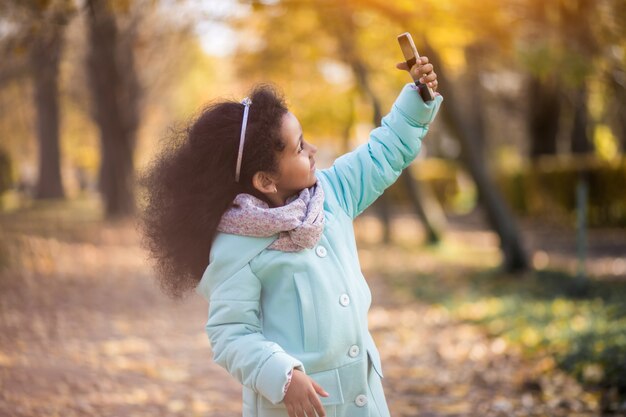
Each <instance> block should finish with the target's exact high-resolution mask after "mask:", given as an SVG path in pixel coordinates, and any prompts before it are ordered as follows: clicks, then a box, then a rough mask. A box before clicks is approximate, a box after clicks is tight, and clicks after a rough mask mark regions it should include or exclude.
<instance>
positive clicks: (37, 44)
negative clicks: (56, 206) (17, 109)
mask: <svg viewBox="0 0 626 417" xmlns="http://www.w3.org/2000/svg"><path fill="white" fill-rule="evenodd" d="M62 49H63V31H62V27H61V26H59V25H55V24H50V25H42V28H41V29H40V33H38V34H37V35H36V38H35V40H34V42H33V46H32V49H31V51H30V64H31V69H32V75H33V83H34V101H35V108H36V123H35V126H36V131H37V140H38V142H39V178H38V180H37V186H36V189H35V198H38V199H45V198H63V197H64V193H63V184H62V181H61V154H60V149H59V148H60V145H59V130H60V129H59V62H60V59H61V51H62Z"/></svg>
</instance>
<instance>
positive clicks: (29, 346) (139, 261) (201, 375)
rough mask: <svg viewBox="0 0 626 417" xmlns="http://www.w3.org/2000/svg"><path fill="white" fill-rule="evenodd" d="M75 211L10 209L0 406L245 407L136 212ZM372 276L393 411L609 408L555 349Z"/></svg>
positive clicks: (90, 412)
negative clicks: (97, 218)
mask: <svg viewBox="0 0 626 417" xmlns="http://www.w3.org/2000/svg"><path fill="white" fill-rule="evenodd" d="M66 220H67V219H65V220H64V219H58V218H57V217H53V218H52V219H50V218H48V219H42V220H41V221H40V223H39V224H38V223H37V222H35V221H33V220H32V219H28V220H27V221H22V220H20V218H19V217H18V218H9V219H7V218H5V219H3V220H2V227H3V236H2V239H3V242H4V243H3V245H4V250H5V253H8V256H9V260H10V262H8V264H9V266H6V267H5V268H4V269H3V270H2V271H1V272H0V387H1V389H0V415H1V416H14V417H21V416H28V417H35V416H37V417H41V416H63V417H71V416H124V417H127V416H128V417H135V416H137V417H138V416H151V417H152V416H162V417H165V416H206V417H218V416H237V415H239V414H240V409H241V408H240V407H241V406H240V388H239V387H238V384H237V383H236V382H235V381H234V380H233V379H232V378H231V377H230V376H229V375H228V374H227V373H226V372H225V371H224V370H222V369H221V368H219V367H218V366H217V365H215V364H214V363H213V362H212V361H211V354H210V347H209V344H208V341H207V338H206V336H205V334H204V331H203V326H204V321H205V319H206V304H205V302H204V301H203V300H202V299H200V297H199V296H195V295H193V296H191V297H190V298H188V299H186V300H184V301H183V302H175V301H171V300H168V299H167V298H166V297H165V296H164V295H162V294H161V293H160V291H159V289H158V288H157V287H156V285H155V283H154V280H153V276H152V272H151V270H150V267H149V266H148V264H147V263H146V261H145V253H144V252H143V251H142V250H141V248H140V246H139V238H138V236H137V233H136V232H135V231H134V229H133V227H132V225H129V224H121V225H116V226H102V225H101V224H99V223H94V222H92V221H90V220H89V219H87V220H81V219H78V220H75V221H74V220H72V221H74V223H73V224H78V226H77V227H74V226H72V227H70V228H67V227H66V226H64V224H65V223H64V222H65V221H66ZM81 222H82V223H81ZM370 255H372V253H371V249H370V252H369V253H368V251H367V250H365V251H364V254H362V256H370ZM374 255H375V254H374ZM381 256H382V255H381ZM5 263H7V262H5ZM364 264H365V265H367V264H368V262H367V261H366V262H364ZM366 276H368V278H369V280H370V284H371V287H372V291H373V298H374V305H373V307H372V311H371V316H370V327H371V329H372V330H373V333H374V336H375V338H376V340H377V342H378V344H379V348H380V350H381V353H382V356H383V368H384V371H385V373H386V378H385V380H384V384H385V388H386V391H387V394H388V401H389V405H390V408H391V410H392V415H393V416H394V417H403V416H404V417H408V416H421V417H426V416H433V417H434V416H449V417H451V416H545V415H554V416H556V415H562V416H595V415H598V413H597V411H595V410H596V409H597V403H598V395H597V394H595V393H589V392H585V391H584V390H582V389H581V387H580V386H579V385H577V384H576V383H575V382H574V381H573V380H572V379H571V378H569V377H567V376H565V375H564V374H562V373H559V372H554V371H550V372H544V370H545V369H548V368H551V366H550V363H549V359H537V360H533V361H532V363H531V362H529V361H528V360H524V359H522V358H521V355H520V354H519V353H518V352H516V351H515V350H514V349H513V348H511V347H509V346H508V345H507V344H506V343H505V342H504V341H503V340H500V339H495V340H494V339H488V338H487V337H486V336H485V335H484V334H483V333H481V331H480V330H479V329H478V328H477V327H474V326H471V325H467V324H463V323H459V322H456V321H454V320H452V319H451V318H450V317H449V316H448V315H447V314H446V312H445V310H443V309H441V308H438V307H436V306H431V305H427V304H420V303H417V302H415V301H413V300H411V298H410V297H403V296H402V295H401V294H397V293H395V292H394V290H392V289H391V288H390V287H389V285H388V284H387V283H385V282H384V281H383V280H382V279H380V278H379V277H378V275H377V274H376V272H375V271H370V272H369V273H366Z"/></svg>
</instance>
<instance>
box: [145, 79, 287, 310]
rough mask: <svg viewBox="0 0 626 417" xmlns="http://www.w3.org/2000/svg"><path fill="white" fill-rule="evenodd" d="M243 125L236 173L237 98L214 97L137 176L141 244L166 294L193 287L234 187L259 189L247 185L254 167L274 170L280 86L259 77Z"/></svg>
mask: <svg viewBox="0 0 626 417" xmlns="http://www.w3.org/2000/svg"><path fill="white" fill-rule="evenodd" d="M249 97H250V98H251V100H252V105H251V106H250V110H249V115H248V125H247V128H246V141H245V145H244V150H243V159H242V166H241V175H240V179H239V182H238V183H237V182H235V165H236V161H237V152H238V149H239V138H240V134H241V125H242V120H243V110H244V106H243V105H242V104H241V103H239V102H236V101H232V100H221V101H217V102H214V103H212V104H209V105H208V106H207V107H205V108H204V109H203V110H202V111H201V112H200V114H199V115H198V116H197V117H195V118H194V119H193V120H191V122H189V123H188V124H187V125H186V126H184V127H183V128H182V129H176V130H173V131H172V133H171V137H169V138H168V139H169V140H168V143H167V144H166V146H165V147H164V148H163V149H162V150H161V151H160V152H159V153H158V154H157V156H156V157H155V159H154V160H153V161H152V163H151V164H150V165H149V167H148V168H147V170H146V171H145V172H144V173H143V175H142V177H141V184H142V185H143V186H144V187H145V191H146V193H145V201H144V204H143V206H144V209H143V210H142V218H141V228H142V232H143V237H144V239H143V244H144V246H145V247H146V248H147V249H148V251H149V254H150V257H151V258H152V259H153V260H154V261H155V264H156V271H157V277H158V280H159V283H160V284H161V288H162V289H163V290H164V292H165V293H167V294H168V295H170V296H171V297H173V298H178V297H181V296H183V295H185V294H186V293H187V292H188V291H190V290H192V289H194V288H195V287H196V286H197V284H198V282H199V281H200V279H201V278H202V273H203V272H204V270H205V268H206V266H207V265H208V263H209V254H210V250H211V245H212V243H213V240H214V238H215V235H216V233H217V226H218V224H219V222H220V219H221V217H222V215H223V214H224V212H225V211H226V209H227V208H228V207H229V205H230V204H231V203H232V201H233V199H234V198H235V196H237V194H239V193H249V194H253V195H255V196H257V197H259V198H264V197H263V195H262V194H261V195H259V194H260V193H259V192H257V191H256V190H255V189H254V187H253V186H252V177H253V175H254V174H255V173H256V172H258V171H266V172H270V173H276V172H277V170H278V161H279V154H280V152H282V151H283V150H284V148H285V144H284V142H283V138H282V137H281V133H280V129H281V124H282V117H283V116H284V114H285V113H287V111H288V110H287V106H286V104H285V101H284V98H283V96H282V94H280V93H279V92H278V91H277V89H276V88H275V87H273V86H271V85H266V84H262V85H258V86H256V87H255V88H254V89H253V90H252V91H251V92H250V95H249Z"/></svg>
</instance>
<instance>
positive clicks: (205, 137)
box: [144, 57, 442, 417]
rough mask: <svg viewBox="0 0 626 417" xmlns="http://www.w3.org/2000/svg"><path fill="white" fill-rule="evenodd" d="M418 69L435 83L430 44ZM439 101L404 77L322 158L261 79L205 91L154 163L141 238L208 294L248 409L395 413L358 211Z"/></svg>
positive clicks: (181, 282) (416, 139)
mask: <svg viewBox="0 0 626 417" xmlns="http://www.w3.org/2000/svg"><path fill="white" fill-rule="evenodd" d="M397 67H398V68H399V69H404V70H409V68H408V67H407V65H406V64H398V66H397ZM410 71H411V72H412V73H413V74H416V75H419V77H420V78H421V81H422V82H424V83H428V84H429V85H430V86H431V87H432V88H433V89H436V87H437V76H436V74H435V73H434V72H433V66H432V65H431V64H429V63H428V58H427V57H421V61H419V62H418V63H417V65H415V66H413V68H411V69H410ZM441 101H442V97H441V96H440V95H438V94H437V95H436V97H435V100H433V101H431V102H429V103H424V102H423V101H422V99H421V98H420V95H419V93H418V91H417V89H416V87H415V86H414V85H412V84H409V85H406V86H405V87H404V88H403V90H402V91H401V93H400V95H399V97H398V98H397V99H396V102H395V103H394V105H393V107H392V109H391V112H390V113H389V114H388V115H387V116H385V117H384V118H383V120H382V126H381V127H379V128H377V129H374V130H373V131H372V132H371V135H370V140H369V143H367V144H365V145H363V146H361V147H359V148H357V149H356V150H354V151H353V152H350V153H348V154H346V155H344V156H342V157H341V158H339V159H337V160H336V161H335V163H334V165H333V166H332V167H330V168H329V169H324V170H316V168H315V153H316V148H315V146H313V145H312V144H310V143H308V142H307V141H306V140H305V139H304V137H303V134H302V128H301V127H300V123H299V122H298V119H297V118H296V116H294V115H293V114H292V113H290V112H289V111H288V110H287V108H286V107H285V103H284V101H283V99H282V98H281V97H280V96H279V95H278V94H277V93H276V91H275V90H274V89H272V88H271V87H268V86H260V87H257V88H256V89H254V90H253V91H252V93H251V95H250V98H249V99H245V100H244V101H243V102H242V103H237V102H232V101H222V102H218V103H215V104H212V105H210V106H209V107H208V108H206V109H205V110H204V111H203V112H202V113H201V114H200V116H199V117H198V118H197V119H196V120H195V121H194V122H193V123H191V124H190V126H189V127H188V128H187V129H186V130H185V131H184V132H182V134H181V135H180V137H179V140H176V141H174V142H173V143H172V145H171V146H170V147H169V148H167V149H165V150H164V151H163V152H162V153H161V154H160V155H159V157H158V158H157V159H156V160H155V162H154V163H153V164H152V166H151V168H150V169H149V171H148V173H147V175H146V177H145V184H146V185H147V189H148V194H147V206H146V210H145V217H144V220H145V223H144V231H145V234H146V238H147V239H146V243H147V246H148V248H149V249H150V250H151V254H152V255H153V257H154V258H155V259H156V261H157V265H158V269H159V272H160V274H159V276H160V277H161V278H160V279H161V284H162V285H163V287H164V288H165V289H166V290H167V291H168V292H169V293H170V294H172V295H175V296H180V295H182V294H183V293H186V292H187V290H190V289H192V288H196V290H197V291H198V292H199V293H200V294H202V295H203V296H204V297H206V298H207V299H208V300H209V317H208V322H207V324H206V331H207V333H208V336H209V338H210V341H211V346H212V350H213V354H214V359H215V361H216V362H217V363H219V364H220V365H221V366H223V367H224V368H226V369H227V370H228V371H229V372H230V373H231V374H232V375H233V376H234V377H236V378H237V379H238V380H239V381H240V382H241V383H242V384H243V416H244V417H252V416H254V417H257V416H258V417H286V416H289V417H315V416H316V415H317V416H320V417H323V416H345V417H359V416H364V417H365V416H367V417H370V416H371V417H374V416H375V417H385V416H386V417H388V416H389V411H388V409H387V404H386V401H385V397H384V394H383V389H382V385H381V381H380V378H381V377H382V375H383V373H382V370H381V364H380V358H379V354H378V351H377V349H376V346H375V345H374V341H373V340H372V337H371V335H370V333H369V331H368V327H367V312H368V309H369V306H370V301H371V295H370V291H369V288H368V286H367V284H366V282H365V279H364V278H363V275H362V273H361V269H360V267H359V261H358V257H357V250H356V244H355V240H354V233H353V227H352V220H353V219H354V218H355V217H356V216H357V215H359V214H360V213H361V212H362V211H363V210H364V209H365V208H366V207H367V206H369V205H370V204H371V203H372V202H373V201H374V200H375V199H376V198H377V197H378V196H380V194H381V193H382V192H383V191H384V190H385V188H387V187H388V186H390V185H391V184H392V183H393V182H394V181H395V180H396V178H397V177H398V175H399V174H400V172H401V171H402V170H403V169H404V168H406V167H407V166H408V165H409V164H410V163H411V161H412V160H413V159H414V158H415V157H416V156H417V154H418V152H419V150H420V147H421V140H422V138H423V137H424V135H425V134H426V132H427V130H428V126H429V124H430V123H431V122H432V121H433V119H434V118H435V115H436V114H437V111H438V109H439V107H440V105H441ZM207 264H208V266H207ZM200 277H201V279H200ZM198 281H199V282H198Z"/></svg>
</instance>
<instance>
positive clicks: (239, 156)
mask: <svg viewBox="0 0 626 417" xmlns="http://www.w3.org/2000/svg"><path fill="white" fill-rule="evenodd" d="M241 104H243V105H244V108H243V122H242V123H241V136H240V137H239V152H238V153H237V168H236V170H235V182H239V174H240V173H241V159H242V156H243V144H244V142H245V141H246V126H247V125H248V112H249V111H250V105H251V104H252V100H250V98H249V97H246V98H244V99H243V100H241Z"/></svg>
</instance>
